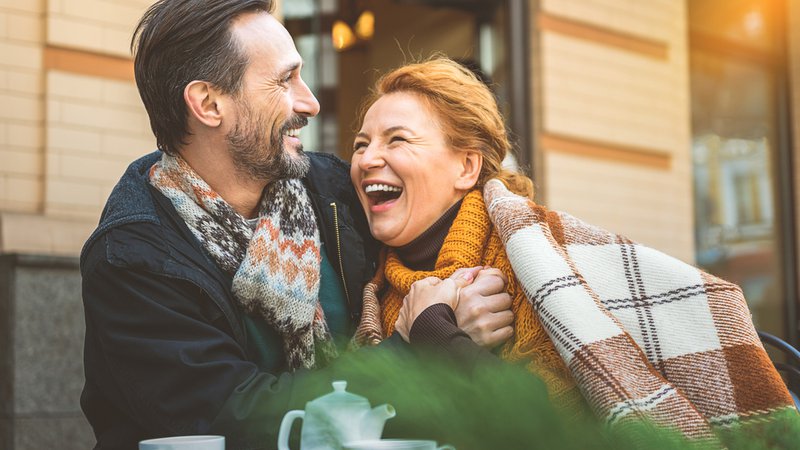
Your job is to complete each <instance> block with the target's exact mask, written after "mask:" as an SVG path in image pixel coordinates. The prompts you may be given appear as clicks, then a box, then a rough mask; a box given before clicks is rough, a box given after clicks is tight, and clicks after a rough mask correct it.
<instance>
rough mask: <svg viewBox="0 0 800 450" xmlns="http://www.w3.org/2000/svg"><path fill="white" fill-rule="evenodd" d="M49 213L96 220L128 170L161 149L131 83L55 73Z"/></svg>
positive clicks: (50, 82)
mask: <svg viewBox="0 0 800 450" xmlns="http://www.w3.org/2000/svg"><path fill="white" fill-rule="evenodd" d="M47 88H48V89H47V101H48V118H47V130H48V132H47V143H46V161H45V164H46V167H47V169H46V186H45V212H46V213H47V214H48V215H50V216H51V217H55V216H57V217H72V218H86V219H92V220H96V219H97V217H98V215H99V213H100V211H101V209H102V207H103V205H104V204H105V200H106V197H107V195H108V193H109V192H110V190H111V188H112V187H113V185H114V184H115V183H116V182H117V180H118V179H119V177H120V175H121V174H122V172H123V171H124V170H125V168H126V167H127V165H128V164H129V163H130V162H131V161H132V160H133V159H134V158H136V157H138V156H140V155H143V154H145V153H148V152H151V151H152V150H153V149H155V138H154V137H153V136H152V133H151V132H150V126H149V122H148V120H147V114H146V113H145V110H144V107H143V106H142V105H141V102H140V101H139V100H138V94H137V92H136V88H135V87H134V85H133V84H132V83H130V82H126V81H117V80H110V79H104V78H99V77H92V76H86V75H77V74H69V73H64V72H59V71H51V72H50V73H49V74H48V76H47Z"/></svg>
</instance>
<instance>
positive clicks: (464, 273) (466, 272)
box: [449, 266, 483, 282]
mask: <svg viewBox="0 0 800 450" xmlns="http://www.w3.org/2000/svg"><path fill="white" fill-rule="evenodd" d="M481 270H483V267H482V266H478V267H462V268H460V269H457V270H456V271H455V272H453V274H452V275H450V277H449V278H453V279H455V278H459V277H461V278H464V279H466V280H468V281H470V282H472V280H474V279H475V277H476V276H478V272H480V271H481Z"/></svg>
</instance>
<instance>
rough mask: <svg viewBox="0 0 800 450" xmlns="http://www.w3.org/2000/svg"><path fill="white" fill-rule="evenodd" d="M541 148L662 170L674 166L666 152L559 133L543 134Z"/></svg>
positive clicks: (546, 150)
mask: <svg viewBox="0 0 800 450" xmlns="http://www.w3.org/2000/svg"><path fill="white" fill-rule="evenodd" d="M539 147H540V148H541V149H542V150H543V151H544V152H545V153H548V152H556V153H563V154H569V155H577V156H583V157H590V158H598V159H604V160H607V161H615V162H622V163H626V164H634V165H638V166H646V167H652V168H656V169H662V170H669V169H670V168H671V166H672V155H671V154H670V153H669V152H666V151H664V150H659V149H654V148H644V147H634V146H628V145H621V144H616V143H611V142H604V141H597V140H592V139H584V138H576V137H573V136H567V135H563V134H557V133H541V134H540V135H539Z"/></svg>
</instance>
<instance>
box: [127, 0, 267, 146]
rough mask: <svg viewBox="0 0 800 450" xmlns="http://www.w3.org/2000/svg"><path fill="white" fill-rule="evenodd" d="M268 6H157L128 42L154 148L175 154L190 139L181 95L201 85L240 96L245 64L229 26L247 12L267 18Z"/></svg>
mask: <svg viewBox="0 0 800 450" xmlns="http://www.w3.org/2000/svg"><path fill="white" fill-rule="evenodd" d="M273 7H274V5H273V1H272V0H159V1H157V2H156V3H155V4H153V5H152V6H151V7H150V8H149V9H148V10H147V11H146V12H145V13H144V16H142V19H141V20H140V21H139V24H138V25H137V26H136V30H135V31H134V32H133V39H132V40H131V51H132V52H133V53H134V55H135V58H134V63H133V67H134V73H135V75H136V86H137V87H138V88H139V95H140V96H141V97H142V102H143V103H144V107H145V108H146V109H147V114H148V115H149V116H150V127H151V128H152V129H153V134H155V136H156V142H157V145H158V148H159V149H161V150H163V151H165V152H167V153H172V154H174V153H176V152H177V150H178V148H179V147H180V146H181V145H184V144H185V142H184V137H185V136H186V135H187V134H188V133H189V130H188V126H187V108H186V103H185V102H184V99H183V91H184V89H185V88H186V85H188V84H189V83H190V82H192V81H194V80H203V81H207V82H209V83H211V84H212V85H214V86H215V87H216V88H218V89H219V90H220V91H222V93H224V94H231V93H235V92H238V91H239V88H240V87H241V83H242V77H243V76H244V72H245V69H246V68H247V65H248V63H249V61H248V59H247V55H246V54H245V52H244V50H243V49H242V46H241V44H240V43H239V42H238V41H237V40H236V38H235V37H234V36H233V33H232V32H231V26H230V25H231V22H232V21H233V20H234V19H235V18H237V17H238V16H240V15H241V14H244V13H247V12H251V11H264V12H268V13H271V12H272V10H273Z"/></svg>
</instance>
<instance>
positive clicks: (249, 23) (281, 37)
mask: <svg viewBox="0 0 800 450" xmlns="http://www.w3.org/2000/svg"><path fill="white" fill-rule="evenodd" d="M232 31H233V35H234V36H235V38H236V39H237V40H238V41H239V44H240V45H241V46H242V49H243V50H244V51H245V52H246V53H247V55H248V57H249V59H250V64H251V65H252V66H258V67H259V68H260V69H261V70H266V69H271V71H279V72H283V71H286V70H291V68H293V67H298V65H302V62H303V60H302V57H301V56H300V54H299V53H298V52H297V49H296V48H295V45H294V40H293V39H292V37H291V35H289V32H288V31H287V30H286V28H284V27H283V25H282V24H281V23H280V22H278V21H277V20H276V19H275V18H274V17H272V16H271V15H269V14H267V13H263V12H262V13H251V14H245V15H243V16H242V17H240V18H238V19H237V20H236V21H235V22H234V23H233V26H232Z"/></svg>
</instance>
